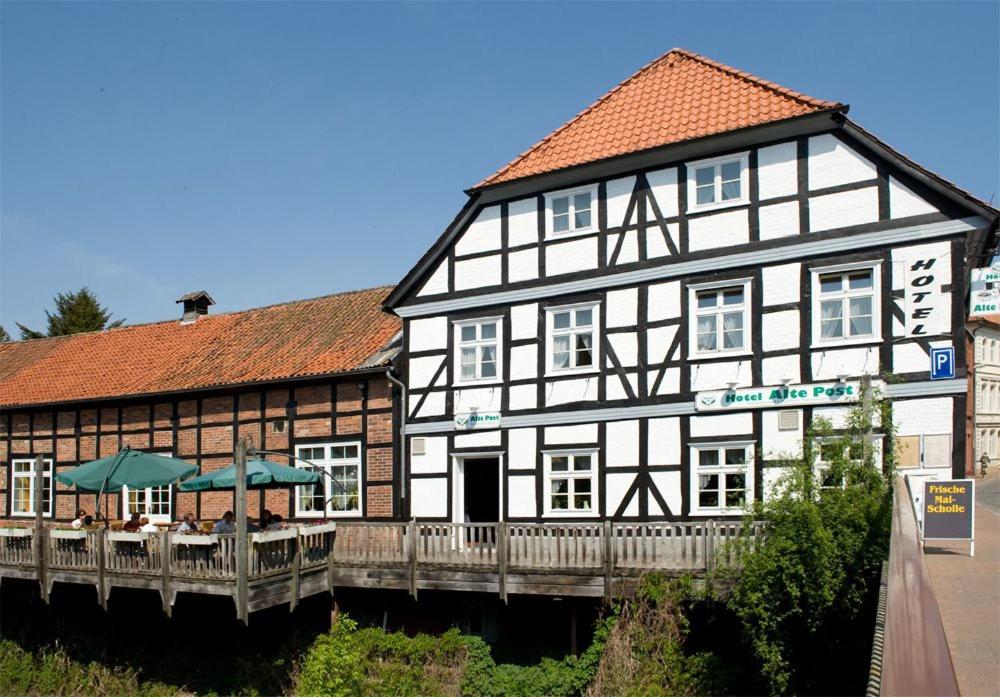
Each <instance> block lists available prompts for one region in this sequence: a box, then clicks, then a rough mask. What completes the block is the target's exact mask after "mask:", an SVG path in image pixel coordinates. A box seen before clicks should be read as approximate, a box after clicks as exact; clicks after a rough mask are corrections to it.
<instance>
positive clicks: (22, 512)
mask: <svg viewBox="0 0 1000 697" xmlns="http://www.w3.org/2000/svg"><path fill="white" fill-rule="evenodd" d="M43 466H44V470H43V471H42V514H43V515H44V516H45V517H47V518H51V517H52V460H51V459H46V460H44V465H43ZM10 485H11V503H10V513H11V515H14V516H33V515H35V460H34V458H25V459H18V460H13V461H12V462H11V482H10Z"/></svg>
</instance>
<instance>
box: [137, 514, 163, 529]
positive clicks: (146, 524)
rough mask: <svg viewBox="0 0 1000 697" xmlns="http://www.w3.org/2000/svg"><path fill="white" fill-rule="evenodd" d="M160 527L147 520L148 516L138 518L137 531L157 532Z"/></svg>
mask: <svg viewBox="0 0 1000 697" xmlns="http://www.w3.org/2000/svg"><path fill="white" fill-rule="evenodd" d="M159 531H160V529H159V528H158V527H156V526H155V525H153V524H152V523H150V522H149V518H147V517H146V516H143V517H142V518H140V519H139V532H159Z"/></svg>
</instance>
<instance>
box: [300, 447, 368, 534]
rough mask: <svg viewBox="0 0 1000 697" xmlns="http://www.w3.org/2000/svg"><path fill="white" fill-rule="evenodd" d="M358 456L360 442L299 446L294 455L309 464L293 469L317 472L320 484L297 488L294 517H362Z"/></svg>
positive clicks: (304, 463)
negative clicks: (299, 468)
mask: <svg viewBox="0 0 1000 697" xmlns="http://www.w3.org/2000/svg"><path fill="white" fill-rule="evenodd" d="M360 453H361V445H360V443H328V444H322V445H319V444H317V445H308V446H300V447H298V448H297V449H296V455H297V456H298V457H299V458H301V459H302V460H306V461H308V462H298V463H296V466H297V467H301V468H304V469H309V470H311V471H315V472H317V473H318V474H319V475H320V481H319V483H318V484H315V485H311V486H299V487H296V494H295V515H297V516H301V517H322V516H324V515H326V516H348V515H354V516H356V515H361V455H360Z"/></svg>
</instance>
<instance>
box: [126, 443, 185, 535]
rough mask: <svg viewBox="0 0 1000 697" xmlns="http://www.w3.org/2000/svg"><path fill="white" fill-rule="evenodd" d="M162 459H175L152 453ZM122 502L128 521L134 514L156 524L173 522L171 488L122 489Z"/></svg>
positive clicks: (164, 454)
mask: <svg viewBox="0 0 1000 697" xmlns="http://www.w3.org/2000/svg"><path fill="white" fill-rule="evenodd" d="M150 455H159V456H160V457H173V455H172V454H171V453H150ZM122 494H123V496H122V502H123V503H124V508H125V510H124V517H125V518H126V519H128V518H129V517H130V516H131V515H132V514H133V513H138V514H139V515H140V516H145V517H147V518H149V520H150V521H151V522H154V523H161V522H163V523H165V522H169V521H171V520H173V516H172V515H171V510H170V501H171V498H172V495H171V494H172V490H171V486H170V485H169V484H167V485H166V486H147V487H145V488H144V489H130V488H129V487H127V486H126V487H122Z"/></svg>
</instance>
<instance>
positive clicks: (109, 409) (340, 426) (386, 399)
mask: <svg viewBox="0 0 1000 697" xmlns="http://www.w3.org/2000/svg"><path fill="white" fill-rule="evenodd" d="M388 291H389V289H388V288H373V289H370V290H361V291H355V292H348V293H341V294H338V295H330V296H326V297H321V298H315V299H311V300H301V301H296V302H289V303H282V304H278V305H272V306H269V307H262V308H257V309H253V310H246V311H243V312H232V313H227V314H218V315H211V314H207V313H208V307H209V305H211V304H212V300H211V298H210V297H209V296H208V295H207V294H206V293H203V292H202V293H193V294H190V295H187V296H184V297H183V298H181V300H179V301H178V302H183V303H184V314H183V317H182V318H181V319H180V320H173V321H167V322H157V323H153V324H143V325H136V326H129V327H121V328H119V329H110V330H107V331H101V332H93V333H87V334H75V335H72V336H66V337H56V338H50V339H38V340H34V341H20V342H12V343H5V344H0V475H2V476H0V481H2V482H3V484H2V489H0V505H2V512H3V515H5V516H10V517H13V518H18V517H31V516H33V515H34V503H33V502H34V496H35V491H34V488H35V478H34V476H33V474H34V458H35V457H36V456H37V455H42V456H44V457H45V462H46V467H47V471H46V485H45V488H44V497H45V498H44V501H45V507H46V516H47V517H48V518H54V519H56V520H69V519H71V518H72V517H73V515H74V512H75V510H76V509H77V508H79V507H82V508H85V509H87V510H88V511H89V512H91V513H92V512H93V509H94V503H95V497H94V496H93V495H92V494H80V493H78V492H76V491H75V490H74V489H71V488H68V487H65V486H63V485H62V484H57V485H56V487H55V497H54V499H53V497H52V495H51V481H52V478H51V473H52V471H53V469H52V468H53V467H54V468H55V469H56V470H64V469H69V468H72V467H74V466H76V465H78V464H80V463H83V462H86V461H89V460H92V459H94V458H98V457H104V456H107V455H112V454H114V453H116V452H118V451H119V449H121V448H122V447H124V446H126V445H128V446H131V447H132V448H136V449H139V450H147V451H151V452H156V453H164V454H169V455H173V456H174V457H178V458H181V459H183V460H187V461H189V462H191V463H195V464H197V465H198V466H199V468H200V470H201V471H202V472H206V471H211V470H213V469H218V468H220V467H224V466H227V465H229V464H232V462H233V450H234V447H235V444H236V442H237V438H238V437H239V436H248V437H249V438H250V439H251V441H252V442H253V444H254V445H255V446H256V447H258V448H263V449H267V450H273V451H279V452H282V453H289V454H297V455H298V456H300V457H303V458H305V459H307V460H310V461H312V462H315V463H317V464H319V465H321V466H322V467H324V468H326V469H327V470H328V471H329V472H330V473H331V474H332V475H333V476H334V478H335V479H336V480H337V481H338V482H339V483H341V484H342V489H340V490H339V491H333V492H327V491H326V485H324V486H323V487H321V488H317V489H316V490H313V489H311V488H309V489H306V488H301V489H300V490H298V492H297V495H294V496H292V495H290V491H289V490H287V489H281V490H271V491H266V492H263V493H258V492H256V491H251V492H250V494H249V504H248V511H249V512H250V513H251V514H252V515H256V513H257V511H258V508H259V507H261V506H262V505H266V506H267V507H268V508H270V509H271V510H273V511H274V512H276V513H280V514H282V515H283V516H286V517H289V518H317V517H333V518H337V517H346V518H354V519H357V518H361V517H367V518H385V517H390V516H393V515H395V514H398V511H399V506H400V504H399V498H398V493H399V492H398V487H396V486H395V483H396V482H397V481H398V477H397V475H396V471H395V462H396V459H395V454H394V453H395V450H394V438H393V433H394V432H395V429H394V428H393V422H394V418H395V416H394V411H393V401H392V388H391V385H390V383H389V382H388V380H387V379H386V371H387V368H388V365H389V359H390V358H391V357H392V355H394V353H395V351H396V349H395V347H394V345H393V339H394V337H397V335H398V332H399V322H398V320H396V319H395V318H394V317H392V316H389V315H387V314H385V313H383V312H382V311H381V310H380V304H381V303H382V301H383V299H384V298H385V297H386V294H387V293H388ZM270 459H273V460H275V461H278V462H281V463H282V464H290V463H289V461H288V460H287V459H283V458H281V457H278V456H270ZM326 481H327V480H326V478H324V482H326ZM259 496H264V497H265V500H264V501H263V502H262V501H261V500H260V498H259ZM324 502H326V503H325V504H324ZM108 507H109V514H110V515H111V517H115V518H119V517H124V516H126V515H127V514H128V513H129V512H130V511H133V510H136V511H139V512H140V513H142V514H145V515H148V516H149V517H150V518H151V519H153V520H154V521H155V520H176V519H177V518H178V517H179V516H180V515H182V514H183V513H186V512H189V511H190V512H194V513H195V515H196V516H197V517H198V519H199V520H210V519H217V518H219V517H220V516H221V515H222V513H223V512H224V511H225V510H227V509H232V508H233V493H232V492H225V491H216V492H203V493H202V492H199V493H186V492H177V491H175V490H174V489H173V488H172V487H162V488H150V489H145V490H142V491H125V492H112V495H111V496H110V497H109V501H108ZM324 508H325V510H324ZM102 509H103V506H102Z"/></svg>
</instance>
